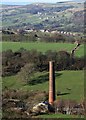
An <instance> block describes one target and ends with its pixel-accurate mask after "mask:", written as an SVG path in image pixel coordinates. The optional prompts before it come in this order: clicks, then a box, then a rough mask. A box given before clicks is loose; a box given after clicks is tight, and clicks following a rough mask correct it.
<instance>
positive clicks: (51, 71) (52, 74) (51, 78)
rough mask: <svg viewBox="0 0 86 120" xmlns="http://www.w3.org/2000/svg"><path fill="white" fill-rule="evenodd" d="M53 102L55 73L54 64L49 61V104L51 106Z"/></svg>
mask: <svg viewBox="0 0 86 120" xmlns="http://www.w3.org/2000/svg"><path fill="white" fill-rule="evenodd" d="M54 100H55V71H54V62H53V61H49V103H50V104H53V102H54Z"/></svg>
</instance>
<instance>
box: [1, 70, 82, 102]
mask: <svg viewBox="0 0 86 120" xmlns="http://www.w3.org/2000/svg"><path fill="white" fill-rule="evenodd" d="M2 81H3V89H4V88H5V86H6V87H8V88H10V89H21V90H28V91H30V90H34V91H35V90H40V91H48V73H46V72H41V73H36V74H35V76H34V79H32V83H33V84H30V85H26V84H25V83H24V82H22V81H21V80H19V78H18V77H17V76H11V77H4V78H3V80H2ZM68 88H69V89H70V90H68ZM57 91H60V92H61V93H62V95H61V96H57V98H58V97H59V98H62V99H71V100H77V101H81V100H82V99H83V98H84V71H60V72H58V73H57V72H56V92H57Z"/></svg>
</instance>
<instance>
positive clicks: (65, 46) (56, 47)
mask: <svg viewBox="0 0 86 120" xmlns="http://www.w3.org/2000/svg"><path fill="white" fill-rule="evenodd" d="M75 46H76V45H75V44H69V43H44V42H2V51H6V50H8V49H12V50H13V51H17V50H19V49H20V48H25V49H27V50H32V49H35V50H37V51H40V52H46V51H47V50H53V51H61V50H65V51H68V52H71V50H72V49H73V48H74V47H75ZM0 51H1V49H0ZM75 55H76V56H77V57H82V56H84V45H81V46H80V48H79V49H77V51H76V52H75Z"/></svg>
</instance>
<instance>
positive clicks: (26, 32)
mask: <svg viewBox="0 0 86 120" xmlns="http://www.w3.org/2000/svg"><path fill="white" fill-rule="evenodd" d="M31 32H42V33H51V34H62V35H67V36H78V37H81V36H82V37H83V36H84V34H82V33H78V32H67V31H59V30H50V29H40V30H36V29H16V30H15V29H9V28H6V29H2V30H0V33H5V34H28V33H31Z"/></svg>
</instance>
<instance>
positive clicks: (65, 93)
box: [57, 92, 70, 96]
mask: <svg viewBox="0 0 86 120" xmlns="http://www.w3.org/2000/svg"><path fill="white" fill-rule="evenodd" d="M68 94H70V93H69V92H64V93H57V96H63V95H68Z"/></svg>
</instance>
